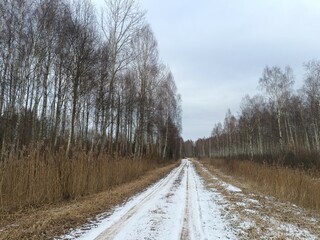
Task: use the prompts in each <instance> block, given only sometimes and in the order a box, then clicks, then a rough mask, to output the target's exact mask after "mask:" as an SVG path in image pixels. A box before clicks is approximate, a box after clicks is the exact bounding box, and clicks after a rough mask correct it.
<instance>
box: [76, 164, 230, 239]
mask: <svg viewBox="0 0 320 240" xmlns="http://www.w3.org/2000/svg"><path fill="white" fill-rule="evenodd" d="M219 198H221V196H220V195H219V194H217V193H215V192H212V191H210V190H207V189H206V188H205V186H204V183H203V181H202V180H201V178H200V176H199V175H198V174H197V173H196V171H195V168H194V165H193V163H192V162H191V161H190V160H187V159H185V160H182V162H181V165H180V166H179V167H177V168H176V169H174V170H173V171H172V172H171V173H170V174H169V175H168V176H167V177H165V178H164V179H162V180H161V181H159V182H158V183H156V184H155V185H153V186H152V187H151V188H149V189H147V190H146V191H145V192H143V193H141V194H139V195H137V196H135V197H134V198H133V199H132V200H131V201H129V202H127V203H126V204H125V205H123V206H121V207H118V208H117V209H116V210H115V211H114V212H113V213H112V215H110V216H109V217H108V218H106V219H104V220H103V221H101V223H100V224H99V226H98V227H97V228H94V229H91V230H90V231H89V232H87V233H85V234H84V235H82V236H81V237H80V239H119V240H120V239H121V240H123V239H235V237H234V235H233V233H232V232H231V231H230V230H228V226H226V224H225V221H224V219H223V217H222V216H221V207H220V206H219V205H218V204H217V200H218V199H219Z"/></svg>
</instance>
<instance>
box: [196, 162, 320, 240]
mask: <svg viewBox="0 0 320 240" xmlns="http://www.w3.org/2000/svg"><path fill="white" fill-rule="evenodd" d="M194 163H195V166H196V169H197V172H198V173H199V174H200V175H201V176H202V177H203V179H204V180H205V183H206V185H207V187H208V188H210V189H213V191H217V192H219V193H220V194H222V195H223V197H224V198H222V199H220V200H218V201H220V202H219V204H220V205H222V206H224V209H223V212H222V214H223V215H224V216H225V217H226V219H228V220H230V223H231V227H232V228H234V229H236V232H235V234H236V236H237V238H238V239H279V240H280V239H318V238H319V237H320V228H319V226H320V225H319V223H320V214H319V213H317V212H316V211H310V210H308V209H306V208H302V207H299V206H297V205H294V204H292V203H290V202H285V201H281V200H277V199H275V198H274V197H271V196H270V195H267V196H266V194H265V193H261V191H260V189H258V188H257V187H256V186H255V187H254V185H252V181H249V180H247V181H244V178H243V177H235V175H230V171H229V170H228V169H227V167H226V163H225V162H224V161H221V160H215V163H214V164H212V161H211V163H210V161H209V160H208V159H207V160H205V161H201V162H199V161H195V160H194ZM229 184H231V186H233V187H234V186H237V187H239V188H238V189H237V190H234V189H233V188H230V187H229V186H230V185H229ZM259 191H260V192H259ZM225 200H227V203H226V202H225ZM315 237H316V238H315Z"/></svg>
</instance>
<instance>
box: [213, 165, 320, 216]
mask: <svg viewBox="0 0 320 240" xmlns="http://www.w3.org/2000/svg"><path fill="white" fill-rule="evenodd" d="M210 164H211V165H213V166H214V167H215V168H218V169H220V170H222V171H223V172H224V173H226V174H228V175H232V176H233V177H236V178H237V179H239V180H240V181H241V182H245V183H247V184H248V185H249V186H250V187H251V188H253V189H254V190H255V191H258V192H261V193H264V194H267V195H271V196H274V197H276V198H278V199H280V200H282V201H289V202H292V203H294V204H297V205H298V206H302V207H305V208H308V209H311V210H315V211H317V212H320V173H319V172H315V171H313V172H306V171H303V170H300V169H299V170H298V169H296V170H295V169H290V168H282V167H274V166H270V165H264V164H259V163H255V162H251V161H237V160H230V161H228V160H221V159H213V160H210Z"/></svg>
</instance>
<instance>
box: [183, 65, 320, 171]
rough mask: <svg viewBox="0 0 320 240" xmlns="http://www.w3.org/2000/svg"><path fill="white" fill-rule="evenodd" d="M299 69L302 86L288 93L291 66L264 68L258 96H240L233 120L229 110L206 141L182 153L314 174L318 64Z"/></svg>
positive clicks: (319, 112)
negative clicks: (258, 163) (241, 97)
mask: <svg viewBox="0 0 320 240" xmlns="http://www.w3.org/2000/svg"><path fill="white" fill-rule="evenodd" d="M303 67H304V74H303V76H304V79H303V80H304V82H303V86H302V87H301V88H300V89H298V90H294V89H293V86H294V82H295V78H294V72H293V69H292V68H291V67H289V66H287V67H285V68H281V67H279V66H266V67H265V68H264V70H263V73H262V76H261V78H260V79H259V83H258V89H260V91H261V93H260V94H258V95H255V96H253V97H250V96H249V95H246V96H244V97H243V99H242V101H241V103H240V109H241V110H240V112H239V113H238V115H237V116H235V115H233V114H232V113H231V111H230V109H229V110H228V111H227V113H226V115H225V119H224V122H223V123H216V124H215V125H214V126H213V129H212V132H211V137H209V138H205V139H198V140H197V141H196V142H195V143H193V142H192V141H187V142H186V143H185V144H184V147H185V149H186V150H185V151H186V154H187V155H196V156H199V157H212V158H225V159H247V160H254V161H257V162H260V163H269V164H273V165H279V166H289V167H295V168H296V167H298V168H306V169H310V168H316V169H319V168H320V161H319V157H320V156H319V151H320V138H319V126H320V125H319V124H320V95H319V93H320V61H319V60H311V61H309V62H306V63H305V64H304V66H303Z"/></svg>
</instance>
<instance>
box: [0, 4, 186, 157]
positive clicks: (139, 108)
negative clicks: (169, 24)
mask: <svg viewBox="0 0 320 240" xmlns="http://www.w3.org/2000/svg"><path fill="white" fill-rule="evenodd" d="M100 19H102V20H101V23H100V22H99V23H98V21H100ZM0 24H1V25H0V141H1V144H0V152H1V155H0V156H1V159H6V157H8V156H9V155H17V156H18V153H19V152H20V150H21V149H23V148H25V147H29V146H31V147H35V146H40V147H41V148H42V149H47V150H49V151H52V152H55V151H58V150H59V149H64V151H65V152H66V154H67V155H70V156H71V155H72V152H73V151H74V150H77V149H82V150H85V151H87V152H96V153H107V154H110V155H113V156H131V155H132V156H134V155H135V156H143V155H150V156H154V157H158V158H165V159H166V158H170V157H177V155H176V153H179V152H180V144H176V145H170V146H169V143H170V144H171V142H175V141H178V140H179V139H180V121H181V120H180V112H179V109H180V106H179V105H180V102H179V95H178V94H177V90H176V87H175V84H174V80H173V77H172V75H171V73H170V70H169V69H168V68H167V67H164V65H163V64H162V63H161V62H160V61H159V57H158V50H157V42H156V39H155V36H154V34H153V32H152V30H151V28H150V26H149V25H148V24H147V23H146V21H145V19H144V13H143V12H142V11H141V10H140V9H139V8H138V6H137V4H136V3H135V1H133V0H106V1H105V9H104V12H103V15H102V16H101V17H97V16H96V14H95V12H94V9H93V6H92V4H91V3H90V1H87V0H81V1H73V2H70V1H67V0H45V1H38V0H31V1H26V0H22V1H21V0H8V1H5V2H1V3H0ZM160 112H161V113H160ZM175 148H177V149H175Z"/></svg>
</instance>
